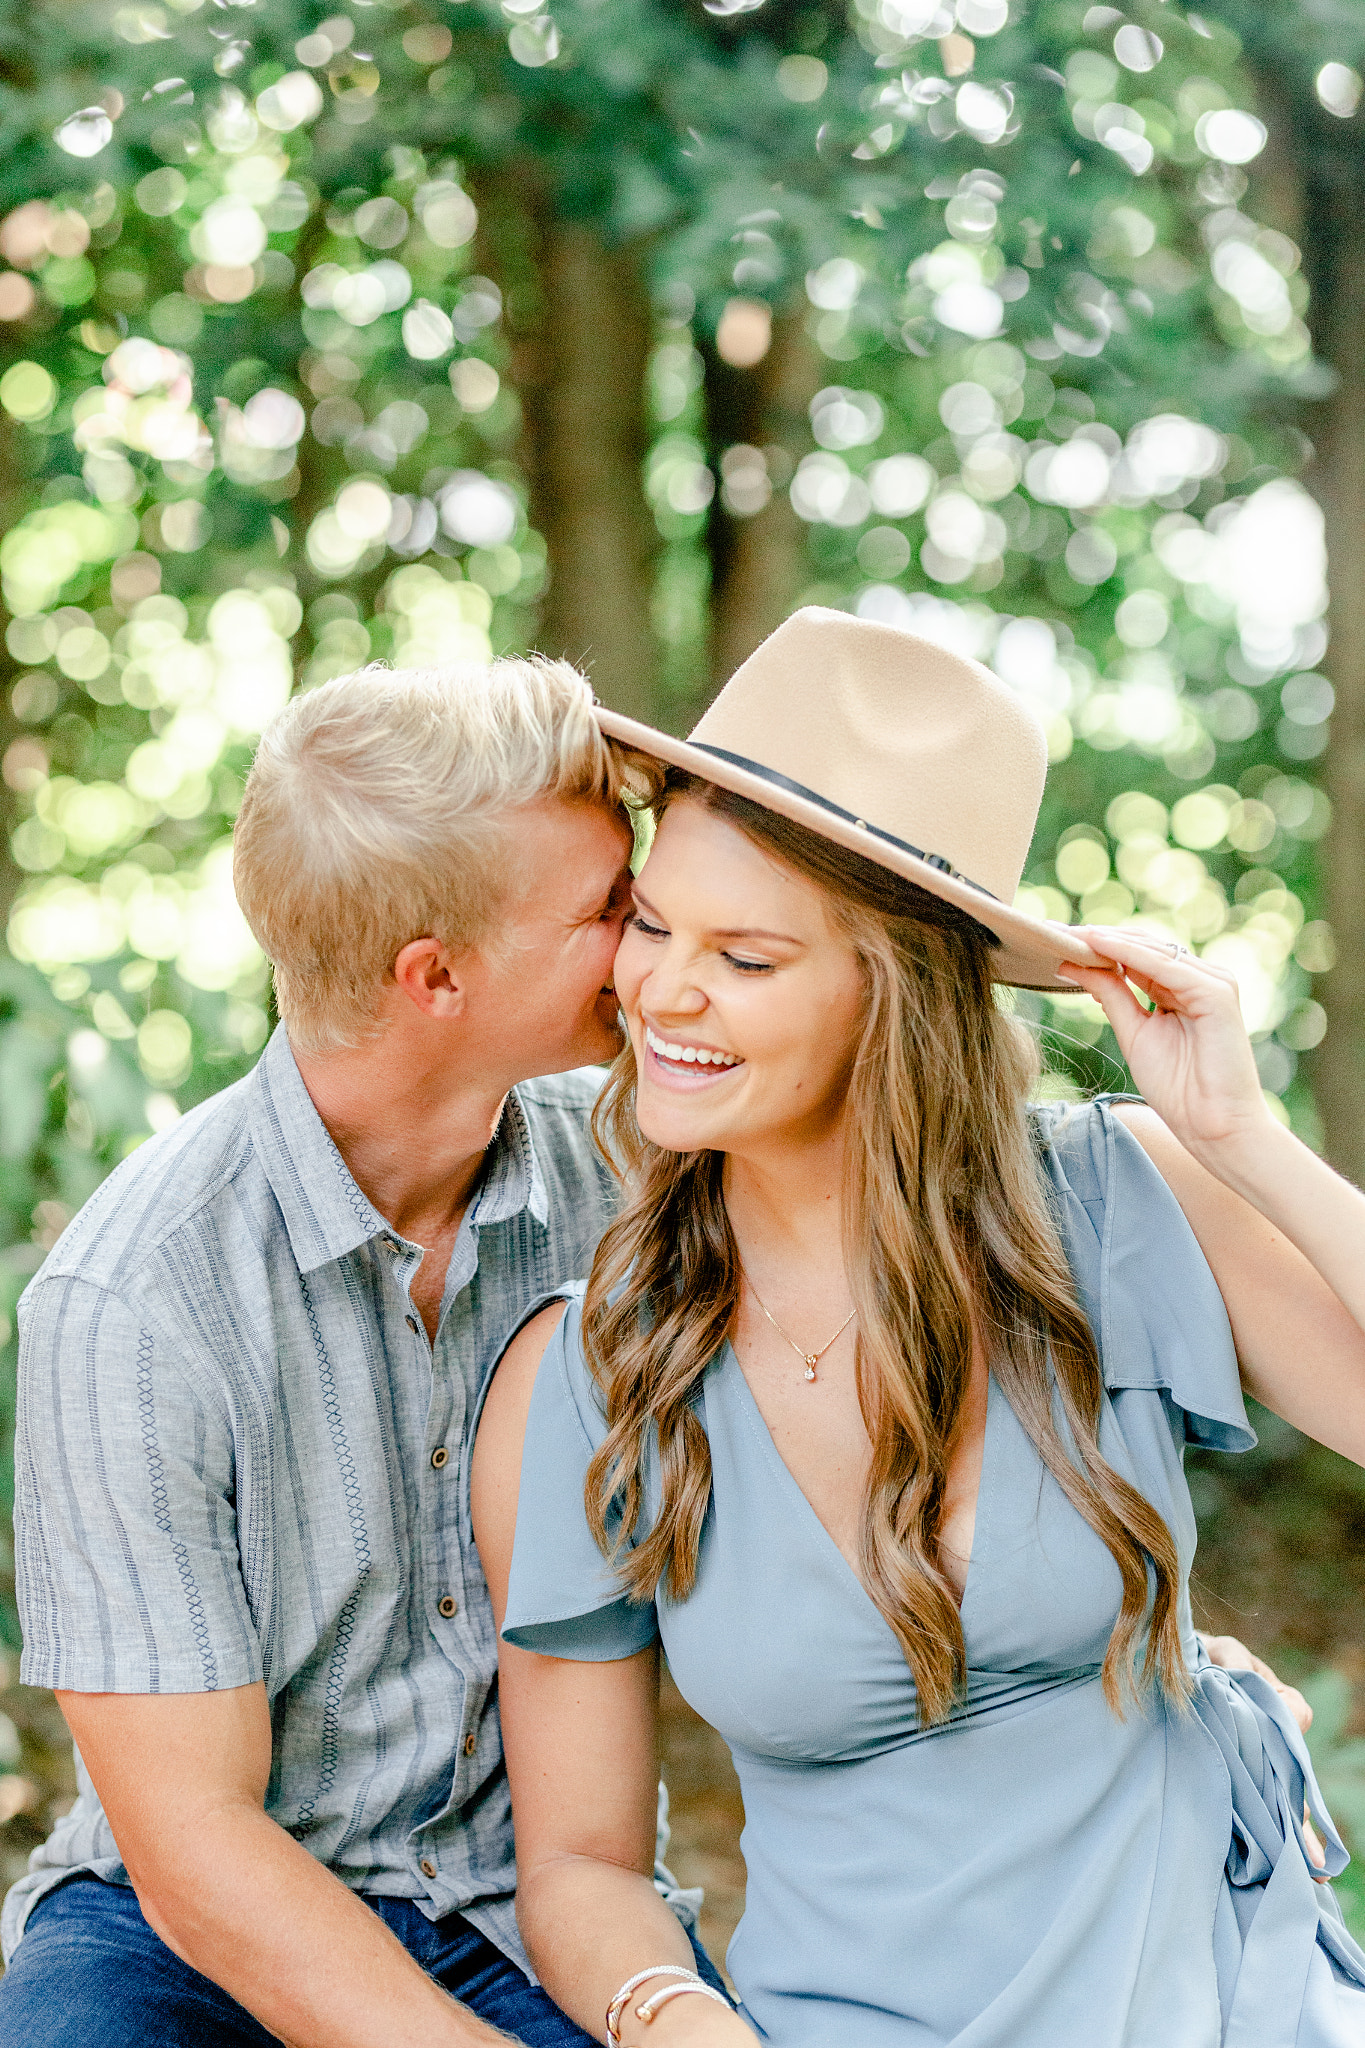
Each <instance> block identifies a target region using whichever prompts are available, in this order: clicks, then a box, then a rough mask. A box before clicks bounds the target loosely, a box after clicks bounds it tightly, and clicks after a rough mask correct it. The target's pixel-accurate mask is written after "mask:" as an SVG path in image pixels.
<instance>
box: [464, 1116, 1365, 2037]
mask: <svg viewBox="0 0 1365 2048" xmlns="http://www.w3.org/2000/svg"><path fill="white" fill-rule="evenodd" d="M1034 1114H1035V1124H1036V1128H1037V1131H1038V1135H1039V1141H1040V1162H1041V1167H1042V1170H1043V1172H1044V1174H1045V1176H1046V1178H1047V1181H1048V1183H1049V1185H1050V1190H1051V1195H1052V1198H1053V1205H1054V1210H1055V1213H1056V1216H1057V1220H1058V1223H1059V1226H1060V1228H1061V1231H1062V1234H1063V1240H1064V1243H1065V1246H1066V1249H1067V1254H1068V1257H1069V1260H1070V1264H1071V1268H1072V1272H1073V1274H1074V1276H1075V1280H1076V1283H1077V1287H1078V1290H1079V1293H1080V1296H1081V1299H1082V1302H1083V1305H1084V1307H1085V1309H1086V1312H1087V1314H1088V1316H1089V1319H1090V1322H1091V1325H1092V1328H1093V1329H1094V1332H1095V1335H1096V1339H1097V1342H1098V1345H1099V1350H1100V1357H1101V1362H1102V1366H1103V1376H1104V1389H1105V1392H1104V1400H1103V1406H1102V1415H1101V1423H1100V1446H1101V1449H1102V1451H1103V1453H1104V1455H1105V1457H1106V1458H1107V1459H1108V1461H1109V1463H1110V1464H1111V1465H1112V1466H1113V1467H1114V1469H1115V1470H1116V1471H1118V1472H1120V1473H1122V1474H1123V1476H1124V1477H1125V1478H1127V1479H1128V1480H1130V1481H1131V1482H1132V1484H1133V1485H1135V1486H1137V1487H1138V1488H1139V1489H1140V1490H1141V1491H1142V1492H1143V1493H1144V1494H1145V1495H1146V1497H1147V1499H1148V1500H1149V1501H1151V1503H1152V1504H1153V1506H1154V1507H1156V1508H1157V1509H1158V1510H1159V1512H1160V1513H1161V1514H1162V1516H1163V1517H1164V1519H1165V1521H1166V1523H1167V1525H1168V1527H1169V1528H1170V1530H1171V1532H1172V1534H1173V1536H1174V1537H1175V1539H1176V1543H1177V1546H1178V1549H1179V1555H1180V1568H1181V1605H1180V1621H1181V1634H1182V1638H1183V1641H1184V1645H1185V1653H1186V1656H1187V1658H1188V1660H1189V1664H1190V1668H1191V1670H1192V1672H1193V1674H1194V1699H1193V1703H1192V1705H1191V1706H1190V1707H1189V1708H1187V1709H1184V1710H1180V1709H1177V1708H1175V1707H1173V1706H1171V1705H1168V1704H1167V1703H1166V1702H1165V1701H1164V1699H1163V1698H1161V1697H1159V1696H1153V1697H1151V1698H1148V1699H1147V1700H1145V1702H1144V1704H1143V1705H1142V1706H1141V1707H1130V1708H1129V1710H1128V1713H1127V1715H1126V1717H1125V1718H1120V1717H1119V1716H1118V1715H1117V1714H1115V1713H1114V1712H1113V1710H1112V1709H1111V1708H1110V1707H1109V1705H1108V1704H1107V1702H1106V1701H1105V1698H1104V1695H1103V1692H1102V1690H1101V1684H1100V1668H1101V1665H1102V1662H1103V1658H1104V1652H1105V1647H1106V1645H1107V1643H1108V1641H1109V1636H1110V1632H1111V1630H1112V1628H1113V1625H1114V1621H1115V1618H1116V1616H1117V1614H1118V1610H1119V1605H1120V1599H1121V1586H1120V1580H1119V1575H1118V1570H1117V1567H1116V1566H1115V1564H1114V1561H1113V1559H1112V1557H1111V1556H1110V1554H1109V1552H1108V1551H1107V1550H1106V1549H1105V1547H1104V1545H1103V1543H1102V1542H1101V1541H1100V1539H1099V1538H1098V1537H1097V1536H1096V1535H1095V1534H1094V1532H1093V1531H1092V1530H1091V1529H1090V1527H1089V1525H1088V1524H1087V1523H1086V1522H1085V1521H1084V1520H1083V1519H1082V1518H1081V1517H1080V1516H1079V1515H1078V1514H1077V1513H1076V1511H1075V1510H1074V1509H1073V1508H1072V1507H1071V1505H1070V1504H1069V1502H1068V1501H1067V1499H1066V1497H1065V1495H1064V1494H1063V1493H1062V1491H1061V1489H1060V1487H1059V1486H1058V1485H1057V1483H1056V1481H1055V1480H1054V1479H1053V1478H1052V1476H1051V1474H1050V1473H1049V1472H1048V1471H1047V1469H1046V1467H1045V1466H1044V1465H1043V1464H1042V1462H1041V1460H1040V1459H1039V1457H1038V1454H1037V1452H1036V1451H1035V1449H1034V1447H1033V1445H1032V1443H1031V1442H1030V1440H1029V1439H1028V1437H1027V1436H1026V1435H1025V1433H1024V1431H1023V1429H1022V1427H1021V1426H1020V1424H1019V1421H1018V1420H1017V1418H1016V1416H1015V1414H1014V1412H1013V1410H1012V1409H1011V1407H1010V1405H1009V1402H1008V1401H1007V1399H1006V1398H1005V1396H1004V1394H1003V1393H1002V1392H1001V1389H1000V1387H999V1385H998V1384H997V1382H996V1381H995V1380H994V1379H993V1380H992V1381H991V1385H990V1393H989V1400H988V1406H987V1422H986V1438H985V1450H984V1458H983V1466H982V1473H981V1486H980V1494H979V1498H978V1505H977V1514H976V1529H975V1536H974V1540H973V1545H972V1556H971V1565H970V1570H969V1573H968V1578H967V1584H966V1590H965V1593H964V1596H963V1601H962V1627H963V1634H964V1636H965V1638H966V1646H967V1662H968V1674H967V1686H966V1695H965V1698H964V1699H963V1701H962V1703H961V1705H960V1707H959V1709H958V1710H957V1711H956V1712H955V1713H954V1714H953V1716H952V1718H951V1719H950V1720H949V1721H947V1722H946V1723H944V1724H941V1725H940V1726H937V1727H934V1728H931V1729H923V1728H921V1727H920V1726H919V1725H918V1722H917V1719H916V1702H915V1689H914V1684H913V1681H912V1679H911V1676H910V1672H909V1669H908V1667H907V1665H906V1661H905V1658H904V1656H903V1655H902V1653H901V1650H900V1647H899V1645H898V1643H897V1641H896V1639H895V1636H894V1635H893V1634H892V1632H891V1630H890V1629H889V1628H888V1626H887V1624H886V1622H885V1620H884V1619H883V1617H882V1615H881V1614H880V1612H879V1611H878V1609H877V1608H876V1607H875V1606H874V1604H873V1602H872V1601H871V1599H870V1598H869V1596H868V1594H867V1592H866V1590H865V1588H864V1587H863V1585H862V1582H861V1580H860V1579H859V1578H858V1576H857V1574H856V1573H855V1572H854V1570H853V1569H852V1567H851V1566H850V1565H849V1563H848V1561H847V1560H846V1559H845V1557H844V1556H843V1554H842V1552H841V1551H840V1550H839V1549H838V1547H837V1545H836V1544H835V1543H834V1541H833V1539H832V1538H831V1537H830V1535H829V1534H828V1532H827V1531H826V1530H825V1528H824V1526H823V1524H822V1523H821V1522H820V1520H819V1518H818V1517H817V1516H816V1514H815V1512H814V1510H813V1509H812V1508H811V1506H810V1504H809V1502H808V1501H807V1500H806V1498H805V1496H804V1494H803V1493H802V1492H801V1490H800V1488H799V1487H798V1486H797V1484H796V1482H795V1480H794V1479H793V1477H792V1475H791V1473H790V1472H789V1471H788V1469H787V1467H786V1465H785V1464H784V1463H783V1461H782V1459H781V1457H780V1456H779V1454H778V1451H777V1449H776V1446H775V1444H774V1443H773V1440H772V1437H771V1436H770V1435H769V1433H768V1430H767V1428H766V1426H765V1424H764V1422H763V1418H762V1416H761V1414H760V1412H759V1409H758V1407H757V1405H756V1403H755V1401H754V1398H753V1395H752V1393H751V1392H750V1390H749V1387H748V1384H747V1382H746V1381H745V1378H744V1375H743V1373H742V1372H741V1370H740V1367H739V1364H738V1361H737V1359H736V1358H735V1355H734V1353H733V1351H732V1350H730V1348H729V1347H728V1346H726V1347H725V1348H724V1349H723V1350H722V1351H721V1352H720V1354H719V1355H718V1356H717V1357H716V1359H715V1360H714V1361H713V1363H712V1365H711V1366H710V1367H709V1368H708V1370H707V1373H706V1375H705V1378H704V1382H703V1385H702V1389H701V1393H700V1398H699V1404H698V1413H699V1415H700V1418H701V1420H702V1422H703V1424H704V1426H705V1428H706V1431H707V1435H708V1437H709V1439H710V1447H711V1462H712V1475H713V1477H712V1495H711V1501H710V1506H709V1509H708V1512H707V1517H706V1523H705V1527H704V1530H703V1534H702V1540H701V1551H700V1559H699V1567H698V1572H697V1580H696V1585H695V1588H694V1590H693V1592H692V1594H691V1595H690V1597H689V1598H688V1599H686V1600H683V1601H673V1600H670V1599H668V1598H667V1597H666V1595H665V1594H664V1593H663V1592H662V1591H661V1592H660V1594H659V1595H658V1597H657V1599H655V1600H654V1601H648V1602H637V1601H632V1600H630V1599H628V1598H625V1597H623V1596H622V1591H621V1587H620V1584H619V1581H618V1580H617V1579H616V1577H615V1575H614V1574H613V1573H612V1571H611V1570H610V1569H609V1568H608V1567H607V1565H606V1564H605V1562H604V1559H603V1557H602V1554H601V1552H600V1551H599V1549H598V1548H597V1545H596V1544H595V1542H594V1541H593V1538H592V1535H591V1533H590V1531H589V1529H588V1526H587V1522H586V1519H585V1516H584V1511H583V1482H584V1475H585V1471H586V1468H587V1464H588V1461H589V1459H590V1458H591V1456H592V1454H593V1452H594V1450H595V1449H596V1447H597V1446H598V1444H599V1443H600V1442H601V1441H602V1438H603V1436H604V1434H605V1426H604V1423H603V1418H602V1414H601V1409H600V1406H599V1401H598V1397H597V1393H596V1390H595V1387H594V1384H593V1382H592V1379H591V1376H590V1374H589V1372H588V1370H587V1367H586V1365H585V1363H584V1359H583V1351H582V1345H581V1340H580V1330H581V1290H579V1291H578V1293H577V1294H576V1295H575V1296H573V1298H571V1299H570V1305H569V1309H568V1313H567V1314H566V1315H565V1317H564V1319H563V1321H562V1322H561V1324H560V1326H559V1329H558V1330H557V1331H556V1333H555V1335H554V1337H553V1338H552V1339H551V1342H550V1344H549V1346H548V1347H547V1349H546V1353H545V1357H544V1360H543V1362H542V1365H541V1368H540V1373H539V1376H538V1379H537V1382H536V1387H535V1392H534V1395H533V1399H532V1404H531V1412H530V1419H529V1425H528V1429H527V1434H526V1443H525V1451H524V1456H523V1462H522V1473H521V1495H520V1504H519V1509H518V1516H517V1532H516V1547H515V1555H514V1559H513V1565H512V1576H511V1587H510V1593H509V1600H508V1608H507V1615H506V1620H505V1625H504V1629H503V1633H504V1635H505V1637H506V1638H507V1640H508V1641H509V1642H513V1643H517V1644H520V1645H521V1646H523V1647H524V1648H527V1649H531V1650H536V1651H540V1652H542V1653H544V1654H546V1655H549V1656H555V1657H564V1658H570V1659H579V1660H586V1661H599V1660H601V1661H605V1660H610V1659H614V1658H621V1657H628V1656H630V1655H632V1654H633V1653H635V1652H636V1651H638V1650H640V1649H641V1648H642V1647H644V1646H645V1645H647V1644H648V1643H650V1642H651V1641H652V1640H653V1639H654V1637H655V1635H656V1634H657V1635H658V1636H659V1637H660V1638H661V1639H662V1643H663V1648H664V1650H665V1652H666V1654H667V1657H668V1661H669V1666H670V1668H671V1670H672V1672H673V1676H674V1678H675V1680H676V1681H677V1684H678V1686H679V1688H680V1690H681V1691H682V1693H683V1695H684V1697H685V1698H686V1699H687V1700H688V1701H689V1702H690V1703H691V1705H692V1706H693V1707H694V1708H695V1709H696V1711H697V1713H699V1714H700V1715H701V1716H702V1717H703V1719H704V1720H706V1721H709V1722H710V1723H711V1725H712V1726H713V1727H714V1728H717V1729H718V1730H719V1731H720V1733H721V1734H722V1735H723V1736H724V1737H725V1739H726V1741H727V1743H728V1744H729V1747H730V1751H731V1754H732V1755H733V1757H734V1761H735V1766H736V1769H737V1771H738V1773H739V1778H740V1783H741V1786H742V1790H743V1795H744V1811H745V1827H744V1836H743V1850H744V1858H745V1863H746V1866H747V1870H748V1886H747V1894H746V1904H745V1912H744V1917H743V1919H742V1920H741V1922H740V1924H739V1927H738V1930H737V1931H736V1934H735V1937H734V1941H733V1943H732V1945H731V1948H730V1951H729V1957H728V1961H729V1967H730V1971H731V1974H732V1976H733V1979H734V1982H735V1984H736V1985H737V1987H738V1989H739V1991H740V1994H741V1997H742V2000H743V2009H744V2012H745V2015H746V2017H747V2018H748V2020H749V2022H750V2024H751V2025H752V2026H753V2027H754V2028H755V2030H756V2031H757V2032H758V2034H759V2036H760V2038H761V2039H763V2040H765V2041H771V2042H773V2043H774V2044H776V2048H1362V2044H1365V1954H1363V1953H1362V1951H1361V1950H1360V1948H1359V1947H1357V1945H1356V1943H1355V1942H1354V1941H1353V1940H1352V1939H1351V1937H1350V1936H1349V1935H1348V1934H1347V1932H1346V1930H1345V1928H1344V1926H1343V1924H1342V1921H1341V1915H1340V1912H1339V1910H1338V1908H1337V1905H1336V1901H1335V1899H1334V1898H1333V1896H1332V1894H1331V1891H1330V1889H1329V1888H1328V1887H1327V1886H1325V1885H1321V1884H1317V1883H1315V1882H1314V1880H1313V1877H1312V1875H1311V1874H1310V1867H1309V1864H1308V1862H1307V1859H1306V1856H1305V1854H1304V1851H1303V1848H1302V1844H1301V1841H1300V1838H1299V1834H1298V1830H1297V1828H1296V1825H1295V1821H1296V1816H1297V1815H1298V1814H1300V1813H1302V1811H1303V1808H1304V1803H1305V1799H1306V1800H1307V1801H1308V1803H1309V1805H1310V1807H1311V1809H1312V1811H1313V1813H1314V1816H1315V1818H1316V1821H1317V1825H1318V1829H1319V1832H1320V1833H1321V1834H1322V1835H1323V1836H1324V1838H1325V1840H1326V1843H1327V1853H1328V1868H1329V1870H1330V1871H1331V1872H1332V1873H1333V1874H1336V1873H1337V1872H1339V1871H1340V1870H1341V1869H1342V1868H1343V1867H1344V1866H1345V1863H1346V1860H1347V1859H1346V1853H1345V1850H1344V1848H1343V1847H1342V1844H1341V1841H1340V1838H1339V1836H1338V1835H1337V1833H1336V1830H1335V1829H1334V1828H1333V1826H1332V1824H1331V1821H1330V1819H1329V1817H1328V1815H1327V1814H1326V1812H1325V1810H1324V1808H1323V1804H1322V1800H1321V1796H1320V1794H1319V1792H1318V1788H1317V1785H1316V1783H1315V1782H1314V1778H1313V1772H1312V1767H1311V1765H1310V1763H1309V1760H1308V1754H1307V1751H1306V1749H1305V1747H1304V1744H1303V1741H1302V1738H1301V1737H1300V1735H1299V1732H1298V1729H1297V1727H1296V1726H1295V1724H1294V1722H1293V1721H1292V1719H1291V1718H1290V1717H1289V1716H1288V1714H1287V1713H1286V1712H1285V1710H1284V1708H1283V1707H1282V1705H1281V1703H1280V1701H1279V1699H1278V1697H1277V1695H1276V1694H1275V1693H1274V1692H1273V1691H1272V1690H1271V1689H1270V1687H1269V1686H1267V1685H1265V1684H1264V1683H1263V1682H1262V1681H1261V1680H1259V1679H1257V1678H1255V1677H1253V1676H1250V1675H1247V1676H1241V1675H1238V1676H1235V1677H1234V1676H1232V1675H1230V1674H1229V1673H1228V1672H1226V1671H1223V1670H1220V1669H1218V1668H1216V1667H1215V1666H1213V1665H1211V1664H1210V1663H1209V1661H1208V1659H1207V1657H1206V1656H1205V1654H1204V1652H1203V1651H1202V1649H1201V1648H1200V1646H1199V1644H1198V1642H1197V1639H1196V1637H1195V1634H1194V1629H1193V1624H1192V1621H1191V1617H1190V1609H1189V1599H1188V1591H1187V1587H1188V1578H1189V1570H1190V1565H1191V1562H1192V1559H1193V1556H1194V1548H1195V1524H1194V1515H1193V1512H1192V1510H1191V1506H1190V1497H1189V1492H1188V1490H1187V1487H1186V1484H1185V1479H1184V1474H1183V1469H1182V1456H1183V1450H1184V1446H1185V1445H1186V1444H1198V1445H1202V1446H1210V1447H1213V1448H1216V1449H1220V1450H1227V1451H1238V1450H1245V1449H1247V1448H1249V1447H1250V1446H1251V1445H1252V1444H1253V1443H1254V1441H1255V1438H1254V1436H1253V1434H1252V1431H1251V1429H1250V1426H1249V1424H1248V1421H1247V1416H1246V1411H1245V1408H1244V1406H1243V1403H1242V1396H1241V1391H1240V1387H1239V1384H1238V1371H1237V1361H1236V1356H1235V1353H1234V1350H1233V1344H1232V1337H1231V1332H1230V1329H1229V1326H1228V1319H1227V1315H1226V1312H1225V1310H1224V1307H1223V1302H1222V1298H1221V1296H1220V1294H1219V1292H1218V1288H1217V1285H1216V1284H1215V1282H1214V1279H1213V1276H1212V1274H1211V1273H1210V1271H1209V1268H1208V1265H1207V1264H1206V1262H1205V1260H1204V1258H1203V1255H1202V1253H1201V1252H1200V1250H1199V1247H1198V1244H1197V1243H1196V1241H1195V1238H1194V1236H1193V1233H1192V1232H1191V1230H1190V1228H1189V1225H1188V1224H1187V1223H1186V1221H1185V1219H1184V1216H1183V1214H1182V1212H1181V1210H1180V1208H1179V1205H1178V1204H1177V1203H1176V1201H1175V1199H1174V1197H1173V1196H1172V1195H1171V1193H1170V1191H1169V1189H1168V1188H1167V1186H1166V1184H1165V1182H1164V1181H1163V1180H1162V1178H1161V1176H1160V1174H1159V1173H1158V1172H1157V1170H1156V1169H1155V1167H1153V1166H1152V1164H1151V1162H1150V1161H1149V1160H1148V1158H1147V1156H1146V1154H1145V1153H1144V1152H1143V1150H1142V1148H1141V1146H1140V1145H1139V1144H1138V1143H1137V1141H1136V1140H1135V1139H1134V1138H1133V1136H1132V1134H1131V1133H1130V1132H1129V1131H1128V1130H1126V1129H1125V1127H1124V1126H1123V1124H1122V1123H1121V1122H1119V1121H1118V1119H1117V1118H1115V1116H1114V1115H1113V1113H1112V1109H1111V1106H1110V1103H1109V1101H1108V1100H1103V1099H1102V1100H1100V1101H1099V1102H1096V1103H1094V1104H1091V1105H1089V1106H1088V1107H1086V1108H1083V1109H1076V1110H1064V1109H1061V1108H1058V1107H1054V1106H1046V1107H1044V1108H1041V1109H1039V1110H1037V1111H1036V1112H1035V1113H1034ZM655 1485H656V1480H655V1478H654V1476H653V1475H651V1478H650V1483H649V1486H647V1489H646V1504H647V1512H648V1507H649V1502H650V1501H651V1500H657V1493H656V1492H655V1490H654V1488H655Z"/></svg>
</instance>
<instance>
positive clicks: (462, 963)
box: [393, 938, 468, 1022]
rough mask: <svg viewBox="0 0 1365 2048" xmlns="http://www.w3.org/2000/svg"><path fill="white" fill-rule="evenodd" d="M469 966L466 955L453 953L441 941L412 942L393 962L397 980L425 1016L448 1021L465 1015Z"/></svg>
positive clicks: (398, 984)
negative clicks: (466, 970) (466, 969)
mask: <svg viewBox="0 0 1365 2048" xmlns="http://www.w3.org/2000/svg"><path fill="white" fill-rule="evenodd" d="M467 964H468V961H467V956H466V955H463V954H454V953H451V952H450V951H449V950H448V948H447V947H445V946H443V945H442V944H441V941H440V940H439V939H433V938H425V939H409V941H408V943H407V945H406V946H404V947H403V949H402V951H401V952H400V953H399V955H398V957H397V959H396V960H395V961H394V963H393V978H394V981H395V983H396V984H397V986H398V987H399V988H400V989H402V991H403V993H404V995H405V996H407V998H408V1000H409V1001H410V1002H412V1003H413V1004H415V1006H416V1007H417V1008H418V1009H419V1010H421V1011H422V1013H423V1015H424V1016H427V1017H432V1018H438V1019H440V1020H441V1021H442V1022H448V1021H450V1020H451V1019H453V1018H455V1017H462V1016H463V1015H464V1012H465V1001H466V995H467V988H466V976H465V974H464V973H463V971H462V969H463V968H464V967H466V966H467Z"/></svg>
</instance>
